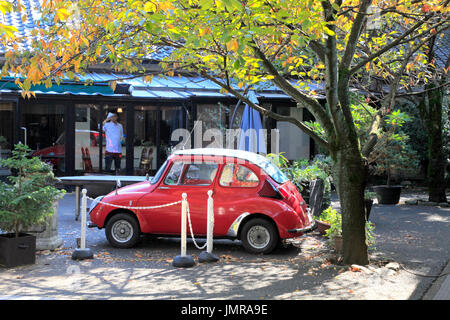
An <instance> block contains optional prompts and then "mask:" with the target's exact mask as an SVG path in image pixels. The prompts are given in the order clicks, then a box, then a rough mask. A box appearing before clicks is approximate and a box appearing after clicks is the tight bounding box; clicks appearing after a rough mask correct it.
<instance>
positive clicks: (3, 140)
mask: <svg viewBox="0 0 450 320" xmlns="http://www.w3.org/2000/svg"><path fill="white" fill-rule="evenodd" d="M7 143H8V141H7V140H6V138H5V137H4V136H0V147H1V146H3V145H6V144H7Z"/></svg>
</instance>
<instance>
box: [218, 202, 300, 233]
mask: <svg viewBox="0 0 450 320" xmlns="http://www.w3.org/2000/svg"><path fill="white" fill-rule="evenodd" d="M258 201H259V203H260V208H259V210H254V212H250V211H245V210H242V211H241V212H242V213H241V214H240V215H238V216H237V217H236V218H235V219H234V221H233V222H232V223H231V224H230V226H229V228H228V231H227V233H226V236H227V237H230V238H237V237H238V236H239V232H240V230H241V228H242V226H243V225H244V224H245V222H246V221H248V220H249V219H252V218H253V217H255V218H256V217H261V216H262V217H265V218H267V219H269V220H271V221H273V222H274V224H275V225H276V227H277V229H278V234H279V235H280V237H281V238H289V237H292V235H291V234H290V233H289V232H288V230H290V229H293V228H297V227H298V225H299V223H301V221H300V218H299V216H298V214H297V213H296V212H295V211H294V210H293V209H292V208H291V207H290V206H288V205H287V204H286V203H284V202H283V201H276V202H274V201H273V200H269V199H267V200H265V199H261V198H259V199H258ZM261 201H263V202H267V203H261ZM262 208H264V209H262Z"/></svg>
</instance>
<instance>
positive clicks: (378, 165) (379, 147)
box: [368, 111, 418, 204]
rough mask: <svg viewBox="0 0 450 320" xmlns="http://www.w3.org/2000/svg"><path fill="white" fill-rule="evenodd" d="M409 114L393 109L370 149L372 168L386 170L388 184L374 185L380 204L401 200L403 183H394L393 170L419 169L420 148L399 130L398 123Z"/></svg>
mask: <svg viewBox="0 0 450 320" xmlns="http://www.w3.org/2000/svg"><path fill="white" fill-rule="evenodd" d="M409 120H410V117H409V116H408V115H407V114H405V113H402V112H400V111H394V112H392V114H390V115H388V116H387V121H386V126H387V131H386V132H385V133H384V134H383V136H382V137H381V138H380V139H379V141H378V142H377V144H376V145H375V148H374V151H373V152H372V153H371V156H370V159H368V161H369V163H370V164H372V171H373V172H374V173H375V174H377V175H381V174H385V175H386V177H387V181H386V185H378V186H374V187H373V189H374V191H375V193H376V194H377V199H378V203H379V204H397V203H398V202H399V200H400V194H401V190H402V186H401V185H397V184H393V183H392V182H393V174H394V173H396V174H397V175H404V174H408V173H410V172H414V170H417V166H418V157H417V152H416V151H414V150H413V149H412V148H411V147H410V146H409V145H408V140H409V137H408V136H407V135H406V134H405V133H404V132H402V131H401V130H399V127H400V126H401V125H402V124H403V123H404V122H406V121H409Z"/></svg>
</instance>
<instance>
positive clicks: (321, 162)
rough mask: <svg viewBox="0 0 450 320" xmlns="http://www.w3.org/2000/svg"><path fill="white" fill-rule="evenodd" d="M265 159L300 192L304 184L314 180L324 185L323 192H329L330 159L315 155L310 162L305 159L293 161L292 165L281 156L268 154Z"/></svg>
mask: <svg viewBox="0 0 450 320" xmlns="http://www.w3.org/2000/svg"><path fill="white" fill-rule="evenodd" d="M267 157H268V158H269V159H271V161H272V162H274V164H275V165H277V166H278V167H279V168H280V169H281V171H283V173H284V174H286V176H287V177H288V178H289V180H291V181H292V183H294V184H295V185H296V186H297V187H298V188H299V189H300V190H302V189H303V188H304V184H305V183H310V182H311V181H314V180H316V179H322V180H323V181H324V184H325V191H326V192H329V191H330V190H331V180H332V179H331V159H330V157H325V156H323V155H317V156H316V158H315V159H314V160H312V161H309V160H307V159H298V160H295V161H294V162H293V163H292V164H290V163H289V160H287V159H286V157H284V156H283V155H282V154H279V155H276V154H268V155H267Z"/></svg>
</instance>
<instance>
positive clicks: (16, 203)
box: [0, 144, 65, 237]
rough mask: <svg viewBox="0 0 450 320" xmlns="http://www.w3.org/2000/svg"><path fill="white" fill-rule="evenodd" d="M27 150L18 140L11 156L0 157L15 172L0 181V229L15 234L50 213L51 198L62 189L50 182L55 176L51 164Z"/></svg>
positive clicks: (52, 199) (54, 197) (43, 219)
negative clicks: (30, 155)
mask: <svg viewBox="0 0 450 320" xmlns="http://www.w3.org/2000/svg"><path fill="white" fill-rule="evenodd" d="M30 151H31V150H30V148H28V147H27V146H26V145H23V144H17V145H15V147H14V150H13V151H12V156H11V157H10V158H8V159H1V160H0V165H1V166H5V167H8V168H9V169H11V171H13V172H17V175H16V176H10V177H8V179H9V182H10V183H5V182H0V229H1V230H3V231H8V232H14V233H15V234H16V237H17V236H18V234H19V232H21V231H26V230H29V229H28V228H30V227H31V226H33V225H35V224H38V223H43V222H44V221H45V219H46V218H47V217H49V216H51V215H52V214H53V213H54V212H53V202H54V201H55V200H57V199H60V198H61V197H62V196H63V194H64V192H65V191H64V190H58V189H56V188H55V187H54V186H53V185H54V183H55V181H56V180H55V178H54V175H53V172H52V170H51V166H50V165H48V164H46V163H44V162H42V161H41V160H40V159H39V158H37V157H32V158H29V157H28V154H29V153H30Z"/></svg>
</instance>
